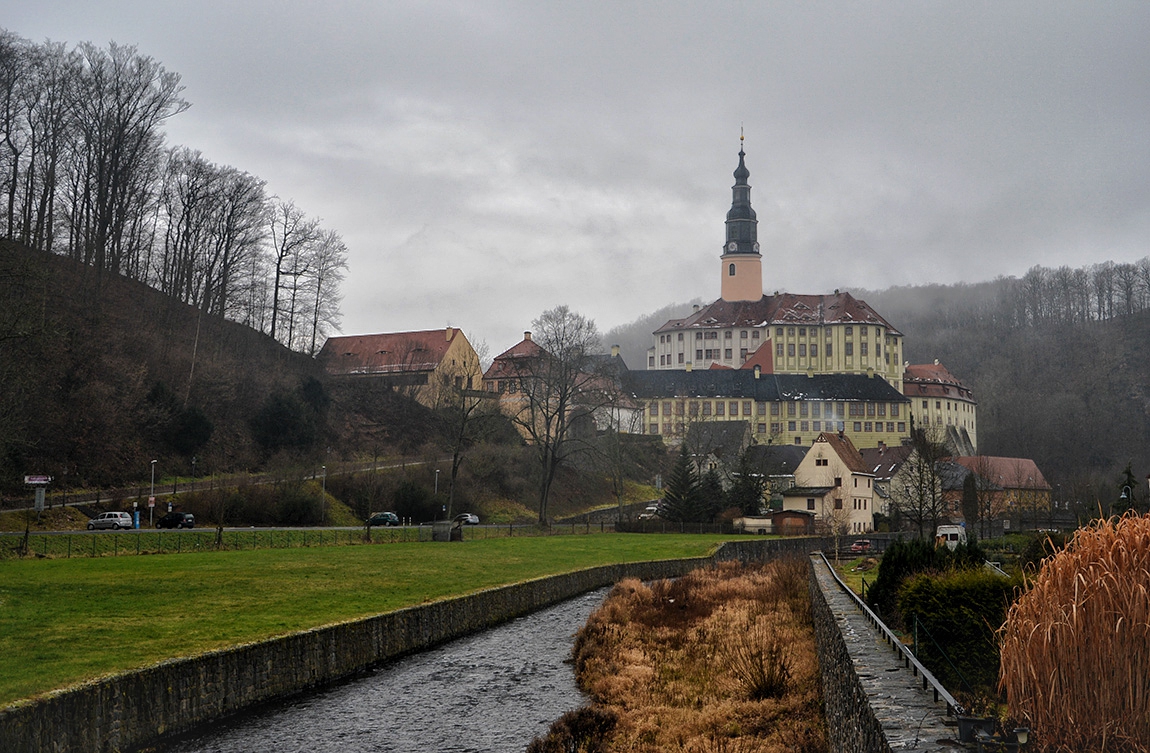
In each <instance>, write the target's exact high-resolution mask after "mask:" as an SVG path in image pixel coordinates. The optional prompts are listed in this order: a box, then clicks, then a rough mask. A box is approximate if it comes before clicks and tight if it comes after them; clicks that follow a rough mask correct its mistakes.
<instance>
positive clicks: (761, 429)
mask: <svg viewBox="0 0 1150 753" xmlns="http://www.w3.org/2000/svg"><path fill="white" fill-rule="evenodd" d="M755 430H756V431H757V432H758V433H759V434H766V433H767V425H766V424H755Z"/></svg>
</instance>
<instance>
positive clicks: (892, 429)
mask: <svg viewBox="0 0 1150 753" xmlns="http://www.w3.org/2000/svg"><path fill="white" fill-rule="evenodd" d="M734 177H735V184H734V186H733V187H732V200H731V209H730V211H729V212H727V219H726V240H725V242H724V244H723V248H722V252H721V254H720V257H719V260H720V280H721V285H720V291H721V292H720V297H719V299H718V300H716V301H714V302H713V303H711V304H709V305H707V306H703V307H696V309H695V311H693V312H692V313H691V314H690V315H689V316H687V317H685V318H682V319H672V320H670V321H668V322H667V323H666V324H664V325H663V326H661V327H659V329H657V330H655V332H654V333H653V334H654V342H653V345H652V346H651V348H650V349H649V350H648V351H647V363H646V370H645V371H631V372H628V373H627V375H626V383H627V384H626V386H627V387H628V391H629V392H630V393H631V395H632V397H633V398H634V399H636V400H637V401H639V403H640V404H641V405H642V419H641V420H642V424H643V426H642V431H643V433H650V434H661V435H664V436H666V437H667V438H669V439H673V438H676V437H683V436H685V433H686V432H687V431H688V430H689V428H690V425H691V424H692V423H696V422H698V421H700V420H727V421H731V420H740V421H746V422H747V423H748V427H749V430H750V434H751V437H752V441H755V442H758V443H768V442H769V443H776V444H777V443H786V444H795V445H806V446H810V445H811V444H812V443H813V442H814V441H815V440H816V439H817V438H818V436H819V434H820V433H822V432H825V431H833V432H842V433H843V435H844V436H847V437H849V438H850V439H851V440H852V441H853V442H854V444H855V445H856V446H857V447H859V448H865V447H881V446H897V445H899V444H903V443H905V442H906V441H907V440H908V439H909V436H910V429H911V427H912V426H931V427H935V428H937V430H938V433H939V434H940V435H943V436H944V437H945V439H946V440H947V441H949V442H950V444H951V445H952V446H953V447H954V448H955V449H956V450H957V451H959V452H960V453H966V454H972V453H973V452H974V449H975V447H976V436H977V434H976V428H977V427H976V405H977V404H976V403H975V401H974V397H973V393H972V392H971V390H970V389H969V388H968V387H966V386H965V385H963V384H962V383H961V382H960V381H959V380H958V379H957V378H955V377H954V376H953V375H952V374H950V372H949V371H947V369H946V368H945V366H942V365H941V364H939V363H938V362H937V361H936V362H935V363H934V364H933V365H930V366H911V365H910V364H905V363H904V362H903V357H902V356H903V347H904V345H903V334H902V333H901V332H900V331H899V330H898V329H897V328H895V327H894V326H893V325H891V323H890V322H888V321H887V320H886V319H885V318H883V316H882V315H881V314H879V313H878V312H877V311H875V310H874V309H872V308H871V307H870V306H868V305H867V303H866V302H865V301H861V300H859V299H857V298H855V297H854V296H852V295H851V294H850V293H848V292H843V291H838V290H836V291H834V292H833V293H830V294H824V295H798V294H793V293H781V294H780V293H776V294H775V295H765V294H764V293H763V272H762V254H761V251H760V248H759V243H758V219H757V217H756V215H755V210H754V208H753V207H752V206H751V195H750V194H751V186H750V182H749V178H750V171H749V170H748V169H747V166H746V154H745V153H744V151H743V149H742V148H741V146H740V149H739V165H738V167H737V168H736V169H735V172H734ZM907 387H909V388H910V389H906V388H907ZM912 422H913V423H912Z"/></svg>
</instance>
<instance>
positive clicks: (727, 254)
mask: <svg viewBox="0 0 1150 753" xmlns="http://www.w3.org/2000/svg"><path fill="white" fill-rule="evenodd" d="M742 141H743V137H742V135H740V136H739V166H738V167H737V168H736V169H735V185H734V186H732V187H731V192H732V194H733V195H732V198H731V211H729V212H727V242H726V243H725V244H724V245H723V254H722V256H720V257H719V258H720V260H721V261H722V267H723V269H722V284H721V286H720V291H721V292H720V294H719V295H720V297H721V298H722V299H723V300H724V301H757V300H759V299H760V298H762V297H763V257H762V256H761V255H760V254H759V242H758V224H759V221H758V219H757V218H756V217H755V210H754V209H752V208H751V186H750V184H749V183H747V178H749V177H751V172H750V170H748V169H747V166H746V165H745V164H744V163H743V157H744V156H745V155H744V153H743V145H742Z"/></svg>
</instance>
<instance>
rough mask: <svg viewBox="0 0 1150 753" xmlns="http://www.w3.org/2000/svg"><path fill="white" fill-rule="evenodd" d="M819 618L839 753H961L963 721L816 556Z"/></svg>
mask: <svg viewBox="0 0 1150 753" xmlns="http://www.w3.org/2000/svg"><path fill="white" fill-rule="evenodd" d="M810 594H811V615H812V618H813V621H814V628H815V645H816V649H817V651H818V655H819V670H820V672H821V673H822V685H823V705H824V708H825V711H826V718H827V741H828V743H829V747H830V750H831V753H889V752H892V751H896V750H897V751H900V753H902V752H905V751H922V752H923V753H925V752H927V751H932V752H934V751H937V752H938V753H957V751H961V750H963V746H962V745H961V744H959V743H958V742H957V722H956V721H955V720H954V717H948V716H947V709H946V704H945V702H939V701H936V700H935V698H934V694H933V692H932V691H927V690H924V689H923V687H922V679H921V677H920V676H917V675H915V674H913V673H912V671H911V670H910V669H908V668H906V667H905V666H904V664H903V662H902V661H901V660H900V658H899V655H898V654H895V653H894V652H893V651H892V650H891V648H890V647H889V646H888V645H887V644H886V643H885V642H884V641H883V639H882V637H881V636H880V635H879V633H878V632H877V631H875V630H874V628H873V627H872V626H871V624H870V622H868V621H867V619H866V617H865V616H864V615H863V614H862V612H861V611H860V610H859V608H858V607H857V606H856V605H855V604H854V602H853V600H851V599H850V598H849V597H848V596H847V595H846V594H844V593H843V592H842V591H841V590H840V589H839V587H838V584H837V583H836V582H835V581H834V578H833V577H832V575H831V574H830V572H829V571H828V569H827V567H826V565H825V564H824V563H823V561H822V558H820V557H811V578H810Z"/></svg>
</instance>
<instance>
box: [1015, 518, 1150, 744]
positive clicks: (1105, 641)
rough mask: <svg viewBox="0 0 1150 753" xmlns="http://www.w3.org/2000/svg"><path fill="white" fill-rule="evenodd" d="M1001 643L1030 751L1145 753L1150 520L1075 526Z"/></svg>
mask: <svg viewBox="0 0 1150 753" xmlns="http://www.w3.org/2000/svg"><path fill="white" fill-rule="evenodd" d="M1001 639H1002V663H1001V669H1000V674H999V685H1000V688H1001V689H1002V690H1003V692H1004V693H1005V694H1006V699H1007V704H1008V706H1009V710H1010V714H1011V715H1012V716H1013V717H1015V718H1017V719H1022V720H1025V721H1026V722H1028V723H1029V724H1030V726H1031V728H1032V729H1033V730H1034V733H1035V737H1036V738H1037V740H1036V742H1035V744H1034V749H1035V750H1036V751H1044V752H1054V751H1057V752H1059V753H1063V752H1069V751H1074V752H1075V753H1091V752H1093V751H1098V752H1101V751H1108V752H1113V753H1119V752H1121V753H1145V752H1146V751H1150V517H1133V516H1130V517H1124V518H1122V519H1120V520H1118V521H1103V522H1099V523H1097V524H1096V525H1095V526H1093V527H1091V528H1087V529H1083V530H1081V531H1079V532H1078V534H1077V535H1076V536H1075V538H1074V539H1073V541H1072V542H1071V543H1070V545H1069V546H1068V547H1067V548H1066V549H1065V550H1063V551H1060V552H1058V553H1056V554H1054V555H1053V556H1051V557H1049V558H1048V559H1046V560H1045V561H1044V564H1043V566H1042V569H1041V570H1040V571H1039V573H1038V575H1037V577H1036V578H1035V580H1034V583H1033V586H1032V587H1031V588H1030V590H1029V591H1028V592H1027V593H1025V594H1023V595H1022V596H1021V597H1020V598H1019V599H1018V601H1017V602H1016V603H1015V604H1014V606H1012V607H1011V609H1010V612H1009V613H1008V615H1007V619H1006V624H1005V625H1003V627H1002V631H1001Z"/></svg>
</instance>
